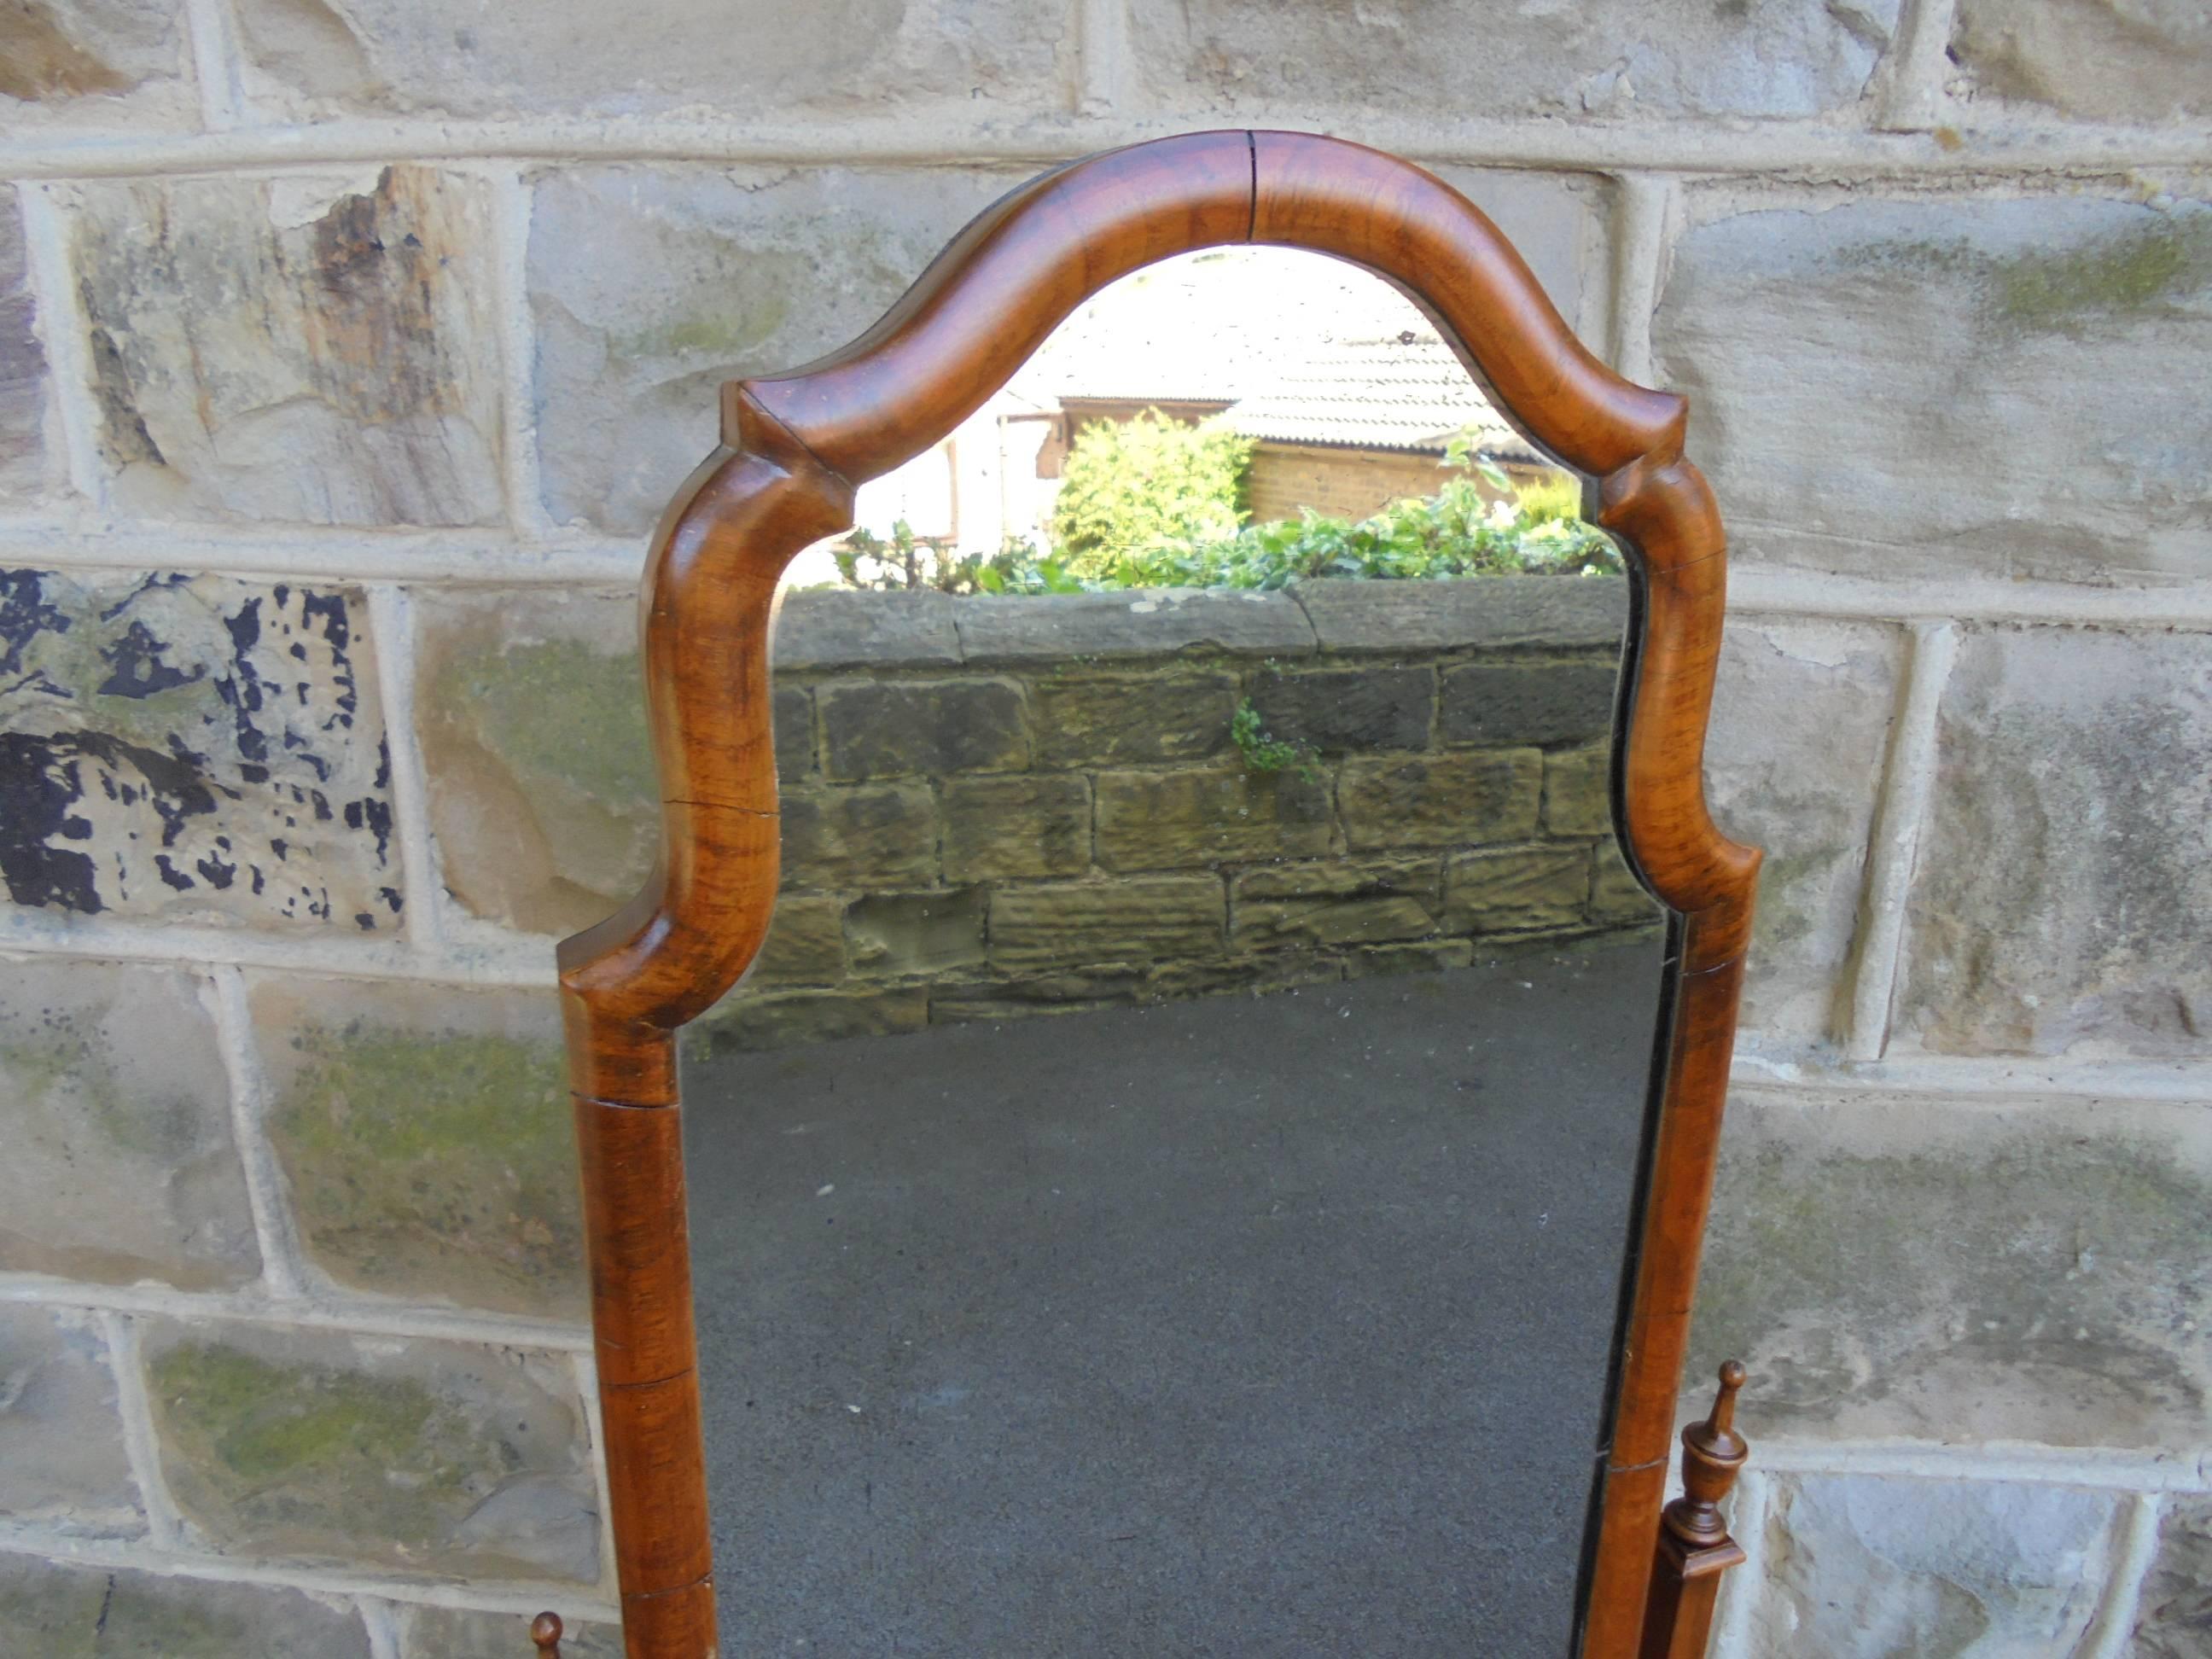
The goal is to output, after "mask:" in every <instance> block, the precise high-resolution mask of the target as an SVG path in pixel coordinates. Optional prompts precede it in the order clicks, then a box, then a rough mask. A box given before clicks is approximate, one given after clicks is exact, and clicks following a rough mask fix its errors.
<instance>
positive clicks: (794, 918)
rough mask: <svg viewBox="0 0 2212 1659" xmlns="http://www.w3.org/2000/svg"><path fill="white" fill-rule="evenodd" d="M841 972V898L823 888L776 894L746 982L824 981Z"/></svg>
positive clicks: (784, 983)
mask: <svg viewBox="0 0 2212 1659" xmlns="http://www.w3.org/2000/svg"><path fill="white" fill-rule="evenodd" d="M844 977H845V901H844V900H843V899H842V898H839V897H837V896H836V895H835V894H826V893H825V894H819V895H817V894H810V893H785V894H782V895H781V896H779V897H778V898H777V899H776V902H775V915H774V916H772V917H770V918H769V925H768V938H767V939H765V940H763V942H762V945H761V948H760V954H759V955H758V956H757V957H754V958H753V964H752V968H751V969H750V971H749V972H748V973H747V974H746V975H745V983H746V984H747V985H748V986H753V985H757V984H760V983H769V984H778V985H791V984H802V985H803V984H809V983H811V984H817V985H826V984H829V983H831V982H833V981H837V980H841V979H842V978H844Z"/></svg>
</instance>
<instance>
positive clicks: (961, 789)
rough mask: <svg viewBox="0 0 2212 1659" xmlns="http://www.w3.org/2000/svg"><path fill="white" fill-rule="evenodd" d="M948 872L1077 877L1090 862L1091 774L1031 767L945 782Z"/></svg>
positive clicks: (953, 875)
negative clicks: (1047, 772)
mask: <svg viewBox="0 0 2212 1659" xmlns="http://www.w3.org/2000/svg"><path fill="white" fill-rule="evenodd" d="M944 854H945V879H946V880H947V881H1005V880H1009V879H1014V878H1020V877H1024V876H1079V875H1081V874H1082V873H1083V872H1085V870H1087V869H1089V868H1090V867H1091V781H1090V780H1089V779H1088V778H1085V777H1081V776H1076V775H1060V776H1054V775H1044V776H1039V775H1036V774H1028V775H1016V776H1007V777H981V778H953V779H951V780H949V781H947V782H946V784H945V848H944Z"/></svg>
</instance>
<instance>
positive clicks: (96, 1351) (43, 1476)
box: [0, 1305, 146, 1638]
mask: <svg viewBox="0 0 2212 1659" xmlns="http://www.w3.org/2000/svg"><path fill="white" fill-rule="evenodd" d="M0 1516H6V1517H7V1518H8V1519H9V1520H10V1521H14V1522H39V1523H44V1524H46V1525H50V1526H56V1527H59V1528H63V1529H64V1530H66V1531H69V1532H71V1533H77V1534H94V1535H100V1534H106V1535H108V1536H116V1535H123V1536H129V1535H132V1534H138V1533H142V1532H143V1531H144V1530H145V1526H146V1522H145V1518H144V1516H143V1515H142V1514H141V1513H140V1511H139V1501H138V1489H137V1486H136V1485H135V1484H134V1483H133V1482H132V1480H131V1470H130V1466H129V1464H128V1463H127V1462H126V1461H125V1457H124V1454H123V1425H122V1421H121V1419H119V1418H118V1416H117V1414H116V1409H115V1376H114V1374H113V1372H112V1370H110V1369H109V1366H108V1358H107V1342H106V1338H105V1337H103V1336H102V1335H101V1334H100V1327H99V1324H98V1323H97V1322H96V1320H95V1318H94V1316H93V1315H91V1314H87V1313H76V1312H71V1311H69V1310H63V1309H58V1308H41V1307H35V1306H29V1305H24V1306H16V1307H9V1306H6V1305H0ZM5 1595H6V1592H5V1591H4V1590H0V1601H4V1597H5ZM0 1628H8V1629H9V1636H10V1637H11V1638H12V1637H16V1636H18V1635H19V1634H20V1632H17V1631H15V1629H13V1628H9V1627H5V1626H0Z"/></svg>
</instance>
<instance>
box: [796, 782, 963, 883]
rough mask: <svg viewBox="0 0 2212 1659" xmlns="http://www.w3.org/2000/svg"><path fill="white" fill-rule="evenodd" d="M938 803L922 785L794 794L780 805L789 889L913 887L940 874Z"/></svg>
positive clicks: (848, 787)
mask: <svg viewBox="0 0 2212 1659" xmlns="http://www.w3.org/2000/svg"><path fill="white" fill-rule="evenodd" d="M937 836H938V828H937V803H936V801H935V799H933V797H932V796H931V794H930V793H929V790H928V788H927V786H925V785H922V784H919V783H873V784H851V785H845V786H840V787H832V788H827V789H793V790H791V791H790V792H788V793H787V794H785V796H784V797H783V879H784V884H785V885H787V886H790V887H884V886H890V887H901V886H906V887H911V886H915V885H919V884H922V883H926V882H928V881H931V880H933V879H934V878H935V877H936V874H937Z"/></svg>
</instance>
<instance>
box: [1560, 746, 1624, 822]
mask: <svg viewBox="0 0 2212 1659" xmlns="http://www.w3.org/2000/svg"><path fill="white" fill-rule="evenodd" d="M1544 828H1545V829H1546V831H1547V833H1549V834H1551V835H1554V836H1602V835H1604V834H1606V833H1607V832H1608V831H1609V830H1611V829H1612V828H1613V750H1612V748H1611V747H1610V746H1609V745H1605V746H1600V747H1597V748H1594V749H1563V750H1559V751H1557V752H1556V753H1553V754H1549V755H1547V756H1545V757H1544Z"/></svg>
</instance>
